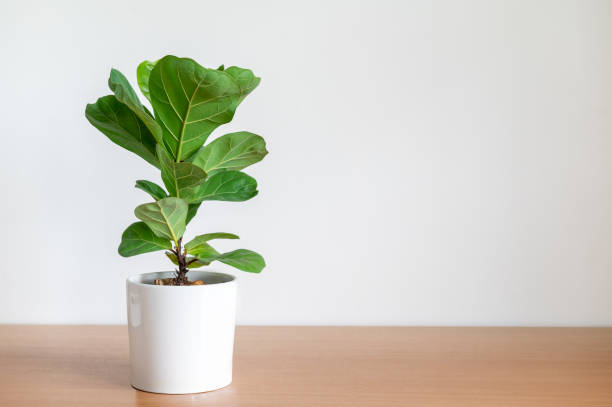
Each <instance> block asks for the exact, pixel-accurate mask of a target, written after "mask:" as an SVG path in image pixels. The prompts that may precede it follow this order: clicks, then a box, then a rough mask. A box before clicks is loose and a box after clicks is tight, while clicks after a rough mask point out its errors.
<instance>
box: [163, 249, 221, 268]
mask: <svg viewBox="0 0 612 407" xmlns="http://www.w3.org/2000/svg"><path fill="white" fill-rule="evenodd" d="M166 256H167V257H168V258H169V259H170V261H171V262H172V263H174V264H176V265H177V266H178V260H177V259H176V254H174V253H172V252H166ZM185 260H186V261H187V263H190V262H191V261H193V263H190V264H189V266H188V268H190V269H195V268H198V267H202V266H208V265H209V264H210V263H204V262H202V261H200V260H199V259H196V258H195V257H193V256H187V258H186V259H185Z"/></svg>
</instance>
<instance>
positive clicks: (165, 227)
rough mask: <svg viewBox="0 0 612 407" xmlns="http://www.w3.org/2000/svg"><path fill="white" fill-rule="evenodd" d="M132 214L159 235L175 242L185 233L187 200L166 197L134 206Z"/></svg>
mask: <svg viewBox="0 0 612 407" xmlns="http://www.w3.org/2000/svg"><path fill="white" fill-rule="evenodd" d="M134 214H135V215H136V217H137V218H138V219H140V220H141V221H143V222H144V223H146V224H147V226H149V227H150V228H151V230H152V231H153V233H155V235H157V236H159V237H163V238H166V239H171V240H173V241H174V242H176V241H177V240H178V239H179V238H180V237H182V236H183V233H185V217H186V216H187V202H185V201H184V200H182V199H180V198H175V197H168V198H164V199H160V200H159V201H157V202H152V203H146V204H143V205H140V206H138V207H136V209H135V210H134Z"/></svg>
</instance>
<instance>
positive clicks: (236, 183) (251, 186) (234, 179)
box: [198, 171, 257, 202]
mask: <svg viewBox="0 0 612 407" xmlns="http://www.w3.org/2000/svg"><path fill="white" fill-rule="evenodd" d="M255 195H257V181H255V179H254V178H252V177H250V176H248V175H247V174H245V173H244V172H240V171H222V172H218V173H216V174H215V175H213V176H212V177H210V178H209V179H207V180H206V182H205V183H204V185H203V187H202V190H201V192H200V195H199V197H198V200H201V201H234V202H241V201H246V200H248V199H251V198H253V197H254V196H255Z"/></svg>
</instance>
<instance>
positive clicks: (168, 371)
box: [85, 55, 267, 393]
mask: <svg viewBox="0 0 612 407" xmlns="http://www.w3.org/2000/svg"><path fill="white" fill-rule="evenodd" d="M136 74H137V80H138V86H139V87H140V90H141V91H142V94H143V95H144V96H145V97H146V98H147V99H148V100H149V102H150V103H151V107H152V110H153V112H152V113H151V111H150V110H149V109H147V107H145V106H144V105H143V104H142V103H141V101H140V100H139V98H138V96H137V94H136V92H135V91H134V89H133V88H132V86H130V84H129V82H128V80H127V79H126V78H125V76H124V75H123V74H121V72H119V71H117V70H115V69H112V70H111V73H110V78H109V80H108V85H109V87H110V89H111V91H112V92H113V94H112V95H108V96H103V97H101V98H99V99H98V100H97V101H96V103H93V104H89V105H87V108H86V110H85V116H86V117H87V119H88V120H89V122H90V123H91V124H92V125H93V126H94V127H96V128H97V129H98V130H100V131H101V132H102V133H103V134H104V135H106V136H107V137H108V138H109V139H110V140H111V141H112V142H114V143H116V144H118V145H120V146H121V147H124V148H125V149H127V150H129V151H131V152H133V153H135V154H137V155H139V156H140V157H142V158H144V159H145V160H146V161H147V162H149V163H150V164H152V165H153V166H155V167H156V168H158V169H159V170H160V173H161V180H162V182H163V185H164V186H165V189H164V188H163V187H161V186H160V185H158V184H156V183H154V182H151V181H145V180H139V181H136V188H140V189H141V190H143V191H145V192H146V193H148V194H149V195H150V196H151V198H152V199H153V202H149V203H144V204H142V205H140V206H138V207H137V208H136V209H135V210H134V214H135V216H136V218H138V219H139V220H140V221H139V222H135V223H133V224H131V225H130V226H128V227H127V229H126V230H125V231H124V232H123V235H122V238H121V243H120V245H119V254H120V255H121V256H124V257H129V256H135V255H137V254H142V253H148V252H153V251H164V252H165V255H166V256H167V257H168V259H169V260H170V261H172V263H174V265H175V266H176V269H175V271H168V272H154V273H145V274H140V275H136V276H133V277H130V278H128V279H127V308H128V328H129V336H130V361H131V381H132V385H133V386H134V387H136V388H137V389H141V390H146V391H150V392H156V393H196V392H203V391H209V390H214V389H218V388H221V387H224V386H227V385H228V384H229V383H230V382H231V380H232V354H233V346H234V327H235V312H236V281H235V278H234V277H233V276H232V275H229V274H224V273H216V272H204V271H193V270H191V269H194V268H199V267H203V266H208V265H209V264H211V263H212V262H214V261H219V262H222V263H225V264H228V265H230V266H233V267H235V268H237V269H239V270H242V271H247V272H251V273H259V272H260V271H261V270H262V269H263V268H264V267H265V262H264V259H263V258H262V257H261V256H260V255H259V254H257V253H255V252H253V251H250V250H246V249H238V250H234V251H231V252H227V253H220V252H218V251H217V250H215V249H214V248H213V247H212V246H211V244H210V242H211V241H212V240H215V239H238V236H236V235H234V234H232V233H223V232H217V233H206V234H202V235H198V236H195V237H194V238H193V239H191V240H188V241H186V240H184V233H185V229H186V225H187V224H188V223H189V221H191V219H193V217H194V216H195V215H196V212H197V211H198V209H199V208H200V206H201V205H202V203H203V202H205V201H246V200H248V199H251V198H253V197H254V196H255V195H257V192H258V191H257V182H256V181H255V180H254V179H253V178H252V177H250V176H249V175H247V174H246V173H244V172H242V171H241V170H242V169H244V168H245V167H247V166H249V165H251V164H254V163H256V162H258V161H260V160H261V159H263V157H264V156H265V155H266V154H267V150H266V145H265V142H264V140H263V139H262V138H261V137H260V136H258V135H256V134H253V133H249V132H246V131H241V132H237V133H230V134H226V135H223V136H221V137H219V138H217V139H215V140H214V141H212V142H211V143H208V144H206V145H204V143H205V142H206V140H207V138H208V136H209V135H210V134H211V133H212V131H213V130H214V129H216V128H217V127H218V126H220V125H222V124H224V123H228V122H230V121H231V120H232V118H233V116H234V113H235V112H236V108H237V107H238V105H239V104H240V103H241V102H242V101H243V100H244V98H245V97H246V96H247V95H248V94H249V93H251V91H253V89H255V87H257V85H258V84H259V82H260V79H259V78H258V77H256V76H255V75H254V74H253V72H252V71H250V70H248V69H242V68H238V67H235V66H232V67H230V68H227V69H225V68H224V67H223V66H221V67H219V68H217V69H209V68H204V67H202V66H201V65H199V64H198V63H197V62H195V61H194V60H192V59H188V58H177V57H175V56H172V55H168V56H165V57H163V58H161V59H159V60H158V61H156V62H150V61H144V62H143V63H141V64H140V65H139V66H138V68H137V72H136Z"/></svg>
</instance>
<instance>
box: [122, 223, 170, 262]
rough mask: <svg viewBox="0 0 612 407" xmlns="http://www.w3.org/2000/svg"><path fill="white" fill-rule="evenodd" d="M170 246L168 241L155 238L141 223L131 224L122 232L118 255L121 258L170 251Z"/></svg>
mask: <svg viewBox="0 0 612 407" xmlns="http://www.w3.org/2000/svg"><path fill="white" fill-rule="evenodd" d="M170 249H172V244H171V243H170V241H169V240H168V239H164V238H161V237H158V236H155V234H154V233H153V231H152V230H151V228H149V227H148V226H147V225H146V224H145V223H143V222H136V223H132V224H131V225H130V226H128V228H127V229H126V230H125V232H123V235H122V236H121V244H120V245H119V254H120V255H121V256H123V257H130V256H135V255H137V254H142V253H148V252H154V251H157V250H170Z"/></svg>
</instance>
